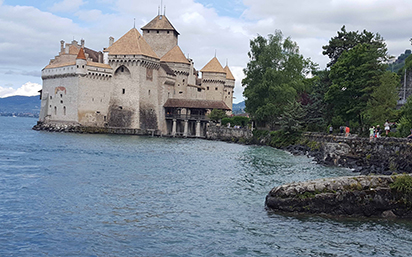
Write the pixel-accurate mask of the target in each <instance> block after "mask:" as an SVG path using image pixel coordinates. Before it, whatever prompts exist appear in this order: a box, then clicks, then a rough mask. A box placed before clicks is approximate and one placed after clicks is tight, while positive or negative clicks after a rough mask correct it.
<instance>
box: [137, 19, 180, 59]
mask: <svg viewBox="0 0 412 257" xmlns="http://www.w3.org/2000/svg"><path fill="white" fill-rule="evenodd" d="M141 29H142V31H143V37H144V39H145V40H146V42H147V43H148V44H149V45H150V46H151V47H152V49H153V50H154V51H155V53H156V54H157V55H158V56H159V57H162V56H163V55H165V54H166V53H167V52H169V51H170V50H171V49H172V48H173V47H175V46H176V45H177V42H178V36H179V32H177V30H176V29H175V28H174V27H173V25H172V23H170V21H169V20H168V19H167V18H166V16H165V15H158V16H156V17H155V18H154V19H153V20H152V21H150V22H149V23H148V24H147V25H146V26H144V27H142V28H141Z"/></svg>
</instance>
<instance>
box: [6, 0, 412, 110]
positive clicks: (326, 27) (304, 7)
mask: <svg viewBox="0 0 412 257" xmlns="http://www.w3.org/2000/svg"><path fill="white" fill-rule="evenodd" d="M161 4H163V6H164V7H163V8H160V9H162V12H165V14H166V16H167V17H168V19H169V20H170V21H171V23H172V24H173V26H174V27H175V28H176V29H177V31H178V32H179V33H180V36H179V46H180V48H181V49H182V51H183V52H184V54H185V55H186V56H189V57H190V58H192V59H193V60H194V62H195V68H196V69H198V70H200V69H202V68H203V67H204V66H205V65H206V64H207V63H208V62H209V61H210V60H211V59H212V58H213V57H214V56H215V53H216V56H217V58H218V59H219V61H220V63H221V64H222V66H225V65H226V64H228V65H229V67H230V69H231V71H232V73H233V75H234V76H235V78H236V86H235V94H234V96H235V99H234V102H235V103H237V102H240V101H242V100H243V95H242V93H243V87H242V86H241V80H242V78H243V77H244V74H243V69H244V68H245V67H246V65H247V62H248V61H249V57H248V55H247V53H248V51H249V43H250V40H252V39H253V38H255V37H256V36H257V35H262V36H265V37H267V35H268V34H273V33H275V31H276V30H281V31H282V33H283V35H284V36H285V37H291V39H292V40H293V41H295V42H296V43H297V44H298V46H299V49H300V53H301V54H302V55H303V56H304V57H305V58H310V59H311V60H312V61H313V62H315V63H317V64H319V68H320V69H324V68H325V67H326V64H327V63H328V61H329V59H328V57H326V56H324V55H322V46H324V45H327V44H328V41H329V40H330V39H331V38H332V37H334V36H336V34H337V31H339V30H340V29H341V27H342V26H343V25H345V26H346V30H347V31H357V30H358V31H362V30H364V29H366V30H367V31H370V32H373V33H379V34H380V35H381V36H382V37H383V38H384V39H385V41H386V43H387V46H388V50H389V54H390V55H393V56H398V55H399V54H401V53H403V52H405V50H406V49H411V44H410V41H409V39H410V38H411V37H412V34H411V31H412V1H410V0H312V1H308V0H289V1H285V0H210V1H207V0H173V1H172V0H158V1H147V0H43V1H38V0H0V35H1V36H0V56H1V57H0V97H7V96H11V95H36V94H38V92H37V91H38V90H40V89H41V83H42V80H41V70H42V69H43V68H44V67H45V66H46V65H47V64H48V63H49V61H50V59H52V58H54V56H56V55H57V54H58V52H59V50H60V40H64V41H66V42H71V41H72V40H73V39H75V40H77V41H80V40H81V39H84V40H85V42H86V43H85V45H86V47H88V48H91V49H93V50H96V51H102V50H103V48H105V47H108V44H109V37H110V36H113V37H114V38H115V40H117V39H119V38H120V37H121V36H122V35H124V34H125V33H126V32H128V31H129V30H130V29H131V28H133V26H134V19H136V21H135V22H136V28H141V27H143V26H144V25H146V24H147V23H148V22H149V21H150V20H152V19H153V18H154V17H155V16H156V15H157V14H158V10H159V6H160V5H161Z"/></svg>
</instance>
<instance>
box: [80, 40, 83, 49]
mask: <svg viewBox="0 0 412 257" xmlns="http://www.w3.org/2000/svg"><path fill="white" fill-rule="evenodd" d="M80 44H81V45H82V48H84V39H82V40H80Z"/></svg>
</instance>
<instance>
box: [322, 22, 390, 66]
mask: <svg viewBox="0 0 412 257" xmlns="http://www.w3.org/2000/svg"><path fill="white" fill-rule="evenodd" d="M359 44H368V45H371V46H373V47H374V48H375V49H376V50H377V51H379V52H380V53H379V54H380V56H381V57H382V58H385V60H386V55H387V50H386V43H385V42H384V40H383V38H382V37H381V36H380V35H379V34H374V33H372V32H369V31H366V30H363V31H362V32H359V31H349V32H348V31H346V28H345V25H343V26H342V28H341V30H340V31H338V35H337V36H335V37H333V38H331V39H330V40H329V44H328V45H325V46H323V47H322V48H323V52H322V53H323V54H324V55H327V56H328V57H329V59H330V62H329V63H328V67H331V66H333V65H334V64H335V63H336V62H337V61H338V59H339V57H340V56H341V55H342V54H343V53H344V52H346V51H349V50H350V49H352V48H354V47H355V46H357V45H359Z"/></svg>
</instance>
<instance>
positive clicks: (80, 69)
mask: <svg viewBox="0 0 412 257" xmlns="http://www.w3.org/2000/svg"><path fill="white" fill-rule="evenodd" d="M86 66H87V59H86V55H85V54H84V50H83V48H80V50H79V53H78V54H77V57H76V73H77V74H81V75H86V73H87V72H86V70H87V67H86Z"/></svg>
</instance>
